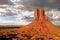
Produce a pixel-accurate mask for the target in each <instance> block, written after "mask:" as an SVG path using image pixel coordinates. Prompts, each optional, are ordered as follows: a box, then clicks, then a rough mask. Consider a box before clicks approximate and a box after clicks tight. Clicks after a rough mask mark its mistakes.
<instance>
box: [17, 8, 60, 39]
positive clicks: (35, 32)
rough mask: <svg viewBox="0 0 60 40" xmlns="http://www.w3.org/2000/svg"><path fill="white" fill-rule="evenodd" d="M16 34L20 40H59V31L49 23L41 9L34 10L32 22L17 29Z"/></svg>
mask: <svg viewBox="0 0 60 40" xmlns="http://www.w3.org/2000/svg"><path fill="white" fill-rule="evenodd" d="M17 33H18V37H19V39H22V40H60V29H59V28H58V26H56V25H53V24H52V23H51V22H50V21H49V18H48V16H47V15H45V11H44V10H42V9H35V10H34V21H33V22H32V23H30V24H28V25H26V26H23V27H21V28H19V29H18V30H17Z"/></svg>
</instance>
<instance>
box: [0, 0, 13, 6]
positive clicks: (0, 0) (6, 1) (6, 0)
mask: <svg viewBox="0 0 60 40" xmlns="http://www.w3.org/2000/svg"><path fill="white" fill-rule="evenodd" d="M4 4H7V5H14V4H13V3H12V2H11V1H10V0H0V5H4Z"/></svg>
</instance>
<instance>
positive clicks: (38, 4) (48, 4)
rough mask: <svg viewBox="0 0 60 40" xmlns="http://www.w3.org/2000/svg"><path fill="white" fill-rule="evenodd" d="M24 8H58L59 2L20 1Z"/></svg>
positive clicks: (57, 0) (59, 0) (42, 0)
mask: <svg viewBox="0 0 60 40" xmlns="http://www.w3.org/2000/svg"><path fill="white" fill-rule="evenodd" d="M20 3H21V4H23V5H24V7H26V8H59V7H60V0H21V2H20Z"/></svg>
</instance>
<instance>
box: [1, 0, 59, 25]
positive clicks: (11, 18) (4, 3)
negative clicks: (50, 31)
mask: <svg viewBox="0 0 60 40" xmlns="http://www.w3.org/2000/svg"><path fill="white" fill-rule="evenodd" d="M34 8H43V9H45V10H46V12H47V13H48V16H49V18H51V19H54V20H60V14H59V13H60V11H59V10H60V0H0V25H27V24H29V23H31V22H32V21H33V17H34V16H33V13H34V12H33V9H34ZM58 9H59V10H58ZM47 10H49V11H47ZM55 22H56V21H55ZM59 25H60V24H59Z"/></svg>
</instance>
